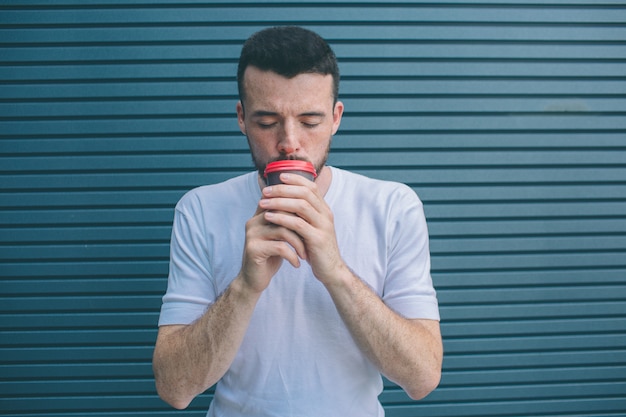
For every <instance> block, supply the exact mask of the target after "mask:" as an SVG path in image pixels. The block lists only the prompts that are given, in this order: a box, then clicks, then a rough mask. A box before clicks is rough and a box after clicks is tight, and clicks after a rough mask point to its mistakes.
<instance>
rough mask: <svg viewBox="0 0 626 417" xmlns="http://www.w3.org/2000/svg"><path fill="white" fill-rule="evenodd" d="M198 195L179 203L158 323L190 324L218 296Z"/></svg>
mask: <svg viewBox="0 0 626 417" xmlns="http://www.w3.org/2000/svg"><path fill="white" fill-rule="evenodd" d="M200 212H201V210H200V207H199V202H198V201H197V197H194V196H193V195H188V196H186V197H184V198H183V199H181V201H180V202H179V203H178V204H177V206H176V210H175V213H174V222H173V226H172V237H171V241H170V268H169V276H168V285H167V291H166V293H165V295H164V296H163V305H162V306H161V314H160V317H159V326H162V325H168V324H190V323H192V322H193V321H195V320H196V319H198V318H199V317H200V316H201V315H202V314H203V313H204V312H205V311H206V309H207V308H208V306H209V305H211V304H212V303H213V302H214V301H215V298H216V296H217V294H216V291H215V286H214V284H213V279H212V276H211V269H210V263H209V256H208V253H207V252H208V249H207V245H206V239H205V238H204V236H203V229H204V228H203V227H202V224H200V223H201V222H202V216H200V215H199V213H200Z"/></svg>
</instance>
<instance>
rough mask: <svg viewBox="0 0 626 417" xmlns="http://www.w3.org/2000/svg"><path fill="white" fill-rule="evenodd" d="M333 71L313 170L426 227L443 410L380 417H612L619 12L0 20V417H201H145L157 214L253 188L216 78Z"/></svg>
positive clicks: (406, 405) (619, 354) (624, 171)
mask: <svg viewBox="0 0 626 417" xmlns="http://www.w3.org/2000/svg"><path fill="white" fill-rule="evenodd" d="M280 24H299V25H304V26H306V27H308V28H311V29H314V30H316V31H318V32H319V33H320V34H322V35H323V36H324V37H325V38H327V39H328V40H329V41H330V43H331V44H332V46H333V47H334V49H335V51H336V53H337V55H338V56H339V58H340V69H341V72H342V85H341V91H340V95H341V98H342V100H343V101H344V103H345V105H346V113H345V117H344V121H343V124H342V127H341V129H340V132H339V134H338V135H337V136H336V138H335V142H334V147H333V151H332V157H331V163H332V164H334V165H336V166H339V167H343V168H346V169H351V170H354V171H357V172H361V173H364V174H367V175H370V176H373V177H378V178H385V179H393V180H397V181H402V182H405V183H407V184H409V185H410V186H412V187H413V188H414V189H415V190H416V192H417V193H418V194H419V195H420V196H421V198H422V200H423V201H424V204H425V209H426V214H427V219H428V222H429V227H430V234H431V250H432V257H433V279H434V281H435V285H436V287H437V290H438V292H439V298H440V302H441V314H442V330H443V335H444V342H445V362H444V374H443V379H442V382H441V385H440V387H439V388H438V389H437V390H436V391H435V392H434V393H433V394H431V395H430V396H429V397H427V398H426V399H424V400H422V401H420V402H414V401H410V400H409V398H408V397H407V396H406V395H405V394H404V393H403V392H402V391H400V390H399V389H397V388H396V387H395V386H393V385H392V384H387V385H386V389H385V392H384V393H383V394H382V396H381V400H382V401H383V403H384V405H385V409H386V411H387V415H388V416H405V417H408V416H449V417H453V416H509V417H513V416H520V417H522V416H536V417H544V416H546V417H547V416H575V417H591V416H594V417H608V416H618V415H625V414H626V117H624V116H625V115H626V82H625V81H626V3H625V2H623V1H610V0H607V1H591V0H573V1H569V2H567V1H562V0H552V1H549V2H544V1H539V0H526V1H515V0H499V1H498V0H483V1H480V2H472V1H464V0H450V1H446V2H438V1H431V2H425V1H402V0H399V1H396V2H393V3H386V2H375V1H358V2H357V1H353V0H346V1H342V2H339V1H334V0H329V1H327V2H324V3H321V2H316V1H311V2H306V3H304V2H302V3H299V2H291V1H280V0H276V1H267V2H244V1H240V0H231V1H229V2H224V3H214V2H202V1H195V0H189V1H187V2H185V3H177V2H167V1H158V0H157V1H154V0H153V1H147V0H136V1H128V2H126V1H116V0H101V1H98V2H95V1H93V2H84V1H78V0H75V1H74V0H65V1H29V0H25V1H16V0H12V1H8V0H5V1H2V2H0V415H3V416H9V417H16V416H116V417H122V416H128V417H129V416H174V415H176V416H202V415H204V413H205V411H206V408H207V406H208V402H209V401H210V392H209V393H207V394H205V395H203V396H201V397H200V398H198V399H197V400H195V401H194V402H193V403H192V405H191V406H190V408H189V409H188V410H187V411H183V412H175V411H173V410H172V409H170V408H169V407H168V406H167V405H165V404H164V403H163V402H162V401H161V400H160V399H159V398H158V397H157V395H156V393H155V389H154V381H153V378H152V372H151V363H150V361H151V354H152V348H153V344H154V339H155V335H156V323H157V317H158V311H159V307H160V303H161V301H160V297H161V296H162V294H163V292H164V290H165V286H166V276H167V264H168V245H169V234H170V225H171V221H172V216H173V207H174V204H175V203H176V201H177V200H178V199H179V198H180V197H181V196H182V194H183V193H184V192H185V191H187V190H189V189H190V188H192V187H195V186H197V185H201V184H207V183H214V182H217V181H221V180H224V179H226V178H229V177H231V176H234V175H237V174H239V173H243V172H247V171H249V170H250V169H251V163H250V157H249V155H248V150H247V145H246V141H245V138H244V137H243V136H241V134H240V133H239V131H238V128H237V124H236V118H235V113H234V109H235V107H234V106H235V102H236V100H237V97H236V84H235V79H234V75H235V70H236V61H237V57H238V54H239V50H240V46H241V43H242V42H243V41H244V39H246V38H247V37H248V36H249V35H250V34H252V33H253V32H255V31H256V30H258V29H260V28H262V27H265V26H269V25H280Z"/></svg>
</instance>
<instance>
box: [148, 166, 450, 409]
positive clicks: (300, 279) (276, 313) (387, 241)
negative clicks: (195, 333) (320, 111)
mask: <svg viewBox="0 0 626 417" xmlns="http://www.w3.org/2000/svg"><path fill="white" fill-rule="evenodd" d="M331 170H332V183H331V186H330V188H329V190H328V192H327V194H326V196H325V200H326V202H327V203H328V205H329V206H330V208H331V209H332V211H333V214H334V221H335V230H336V234H337V240H338V243H339V248H340V250H341V255H342V257H343V259H344V260H345V262H346V263H347V265H348V266H349V267H350V268H351V269H352V270H353V271H354V272H355V273H356V274H357V275H358V276H359V277H360V278H361V279H362V280H364V281H365V282H367V283H368V284H369V286H370V287H371V288H372V289H373V290H374V291H375V292H376V293H377V294H378V295H379V296H380V297H381V298H382V299H383V301H384V302H385V303H386V305H388V306H389V307H390V308H392V309H393V310H394V311H396V312H398V313H399V314H401V315H403V316H404V317H407V318H423V319H432V320H439V310H438V303H437V298H436V294H435V290H434V288H433V285H432V280H431V277H430V255H429V248H428V232H427V229H426V221H425V217H424V212H423V207H422V203H421V202H420V200H419V199H418V197H417V196H416V195H415V193H414V192H413V191H412V190H411V189H410V188H409V187H407V186H406V185H403V184H399V183H393V182H386V181H380V180H373V179H370V178H366V177H364V176H361V175H357V174H354V173H350V172H348V171H343V170H341V169H337V168H331ZM260 198H261V191H260V189H259V185H258V181H257V173H256V172H252V173H249V174H246V175H242V176H239V177H236V178H233V179H231V180H228V181H226V182H223V183H220V184H215V185H208V186H204V187H199V188H196V189H194V190H192V191H190V192H189V193H187V194H186V195H185V196H184V197H183V198H182V199H181V200H180V202H179V203H178V205H177V206H176V212H175V218H174V226H173V231H172V242H171V260H170V273H169V280H168V289H167V293H166V294H165V296H164V297H163V306H162V308H161V316H160V319H159V325H167V324H189V323H192V322H193V321H194V320H196V319H197V318H199V317H200V316H201V315H202V314H203V313H204V312H205V311H206V309H207V308H208V307H209V306H210V305H211V304H212V303H213V302H214V301H215V299H216V298H217V297H218V296H219V295H220V294H221V293H222V292H223V291H224V290H225V289H226V287H228V285H229V284H230V282H231V281H232V280H233V278H234V277H235V276H236V275H237V274H238V272H239V269H240V267H241V256H242V253H243V244H244V236H245V223H246V221H247V220H249V219H250V218H251V217H252V215H253V214H254V212H255V211H256V208H257V204H258V201H259V200H260ZM382 389H383V384H382V378H381V376H380V374H379V372H378V371H377V370H376V368H375V367H374V366H373V365H372V364H371V363H370V362H369V361H368V359H367V358H366V357H365V356H364V355H363V354H362V353H361V351H360V350H359V348H358V347H357V346H356V344H355V342H354V341H353V339H352V337H351V336H350V334H349V332H348V330H347V328H346V326H345V325H344V323H343V321H342V320H341V318H340V317H339V314H338V313H337V310H336V308H335V306H334V304H333V302H332V300H331V298H330V295H329V294H328V292H327V291H326V289H325V288H324V286H323V285H322V284H321V283H320V282H319V281H318V280H317V279H316V278H315V277H314V276H313V274H312V272H311V269H310V267H309V265H308V264H307V263H306V262H302V264H301V266H300V268H297V269H296V268H293V267H292V266H291V265H290V264H289V263H288V262H286V261H284V262H283V265H282V267H281V269H280V270H279V272H278V273H277V274H276V275H275V276H274V278H273V279H272V281H271V283H270V285H269V286H268V288H267V289H266V290H265V292H264V293H263V294H262V296H261V298H260V300H259V302H258V304H257V306H256V308H255V311H254V314H253V317H252V320H251V322H250V326H249V328H248V330H247V333H246V335H245V337H244V340H243V343H242V345H241V347H240V349H239V351H238V353H237V355H236V357H235V360H234V362H233V364H232V366H231V367H230V369H229V370H228V372H227V373H226V375H224V377H223V378H222V379H221V380H220V382H218V384H217V386H216V391H215V397H214V400H213V402H212V403H211V407H210V409H209V413H208V414H207V415H208V416H220V417H221V416H228V417H239V416H241V417H243V416H246V417H248V416H280V417H284V416H298V417H300V416H302V417H304V416H315V417H319V416H360V417H365V416H376V417H380V416H383V415H384V411H383V409H382V406H381V404H380V402H379V401H378V395H379V394H380V393H381V392H382Z"/></svg>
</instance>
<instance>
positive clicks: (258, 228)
mask: <svg viewBox="0 0 626 417" xmlns="http://www.w3.org/2000/svg"><path fill="white" fill-rule="evenodd" d="M263 201H265V200H262V202H263ZM267 210H268V208H267V207H263V206H262V205H261V204H260V205H259V207H258V208H257V211H256V213H255V214H254V216H253V217H252V218H251V219H250V220H248V222H247V223H246V240H245V245H244V252H243V261H242V267H241V272H240V276H241V278H243V280H244V282H245V283H246V284H247V285H248V286H249V288H251V289H253V290H254V291H257V292H262V291H263V290H265V288H267V286H268V285H269V283H270V281H271V279H272V277H273V276H274V275H275V274H276V272H278V269H279V268H280V266H281V264H282V262H283V259H285V260H287V261H288V262H289V263H290V264H291V265H293V266H294V267H296V268H297V267H299V266H300V259H306V249H305V246H304V242H303V241H302V239H301V238H300V236H298V234H297V233H295V232H294V231H292V230H289V229H288V228H285V227H281V226H279V225H277V224H275V223H273V222H270V221H269V220H268V217H269V218H271V217H272V216H273V215H275V216H279V215H280V214H279V213H268V211H267ZM285 214H287V213H283V214H282V215H285Z"/></svg>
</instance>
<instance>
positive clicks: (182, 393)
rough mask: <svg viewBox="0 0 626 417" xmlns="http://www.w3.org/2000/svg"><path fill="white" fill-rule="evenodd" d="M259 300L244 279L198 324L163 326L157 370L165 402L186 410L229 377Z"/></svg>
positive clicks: (218, 301) (236, 281) (154, 367)
mask: <svg viewBox="0 0 626 417" xmlns="http://www.w3.org/2000/svg"><path fill="white" fill-rule="evenodd" d="M257 300H258V294H257V293H255V292H251V291H249V289H247V288H246V286H245V285H243V283H242V279H241V278H239V277H238V278H236V279H235V280H234V281H233V282H232V283H231V285H230V286H229V287H228V288H227V290H226V291H225V292H224V293H223V294H222V296H220V298H218V300H217V301H216V302H215V304H213V305H212V306H211V308H209V310H207V312H206V313H205V314H204V315H203V316H202V317H200V319H198V320H197V321H195V322H194V323H192V324H190V325H173V326H161V327H160V328H159V333H158V336H157V341H156V346H155V349H154V357H153V361H152V366H153V370H154V376H155V381H156V387H157V392H158V393H159V396H161V398H162V399H163V400H164V401H165V402H167V403H169V404H170V405H171V406H173V407H174V408H178V409H183V408H186V407H187V406H188V405H189V403H190V402H191V401H192V400H193V399H194V398H195V397H196V396H197V395H199V394H201V393H202V392H204V391H205V390H206V389H208V388H209V387H211V386H212V385H213V384H215V383H216V382H217V381H218V380H219V379H220V378H221V377H222V376H223V375H224V373H226V371H227V370H228V367H229V366H230V364H231V363H232V361H233V359H234V358H235V354H236V353H237V349H238V348H239V345H240V344H241V341H242V340H243V337H244V334H245V331H246V329H247V327H248V323H249V322H250V317H251V315H252V312H253V310H254V306H255V305H256V301H257Z"/></svg>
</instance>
